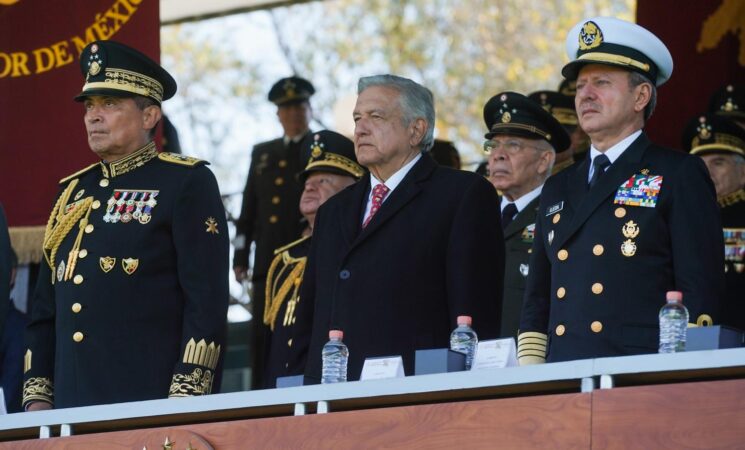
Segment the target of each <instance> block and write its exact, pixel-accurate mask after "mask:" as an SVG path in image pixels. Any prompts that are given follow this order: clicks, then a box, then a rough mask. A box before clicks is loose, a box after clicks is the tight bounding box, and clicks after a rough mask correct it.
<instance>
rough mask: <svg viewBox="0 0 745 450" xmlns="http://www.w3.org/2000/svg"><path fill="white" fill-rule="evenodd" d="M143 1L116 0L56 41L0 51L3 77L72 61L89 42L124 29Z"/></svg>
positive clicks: (106, 37)
mask: <svg viewBox="0 0 745 450" xmlns="http://www.w3.org/2000/svg"><path fill="white" fill-rule="evenodd" d="M2 1H7V0H0V2H2ZM143 1H144V0H116V1H114V2H113V4H112V5H111V6H110V7H109V8H108V9H107V10H105V11H103V12H98V13H96V14H95V15H94V17H93V23H91V25H89V26H88V27H86V28H85V30H84V31H83V32H82V33H81V34H78V35H74V36H71V37H70V38H68V39H65V40H62V41H59V42H56V43H54V44H50V45H47V46H44V47H39V48H37V49H34V50H31V51H29V52H13V51H11V52H0V78H7V77H10V78H17V77H23V76H30V75H38V74H42V73H44V72H48V71H50V70H52V69H57V68H60V67H62V66H66V65H68V64H71V63H72V62H73V61H75V56H79V55H80V53H81V52H82V51H83V49H84V48H85V46H86V45H88V44H90V43H91V42H93V41H96V40H100V39H110V38H111V37H112V36H114V35H115V34H116V33H117V32H118V31H119V30H121V29H122V27H123V26H124V25H125V24H126V23H127V22H129V20H130V19H131V18H132V16H133V15H134V14H135V13H136V12H137V7H138V6H139V5H140V4H141V3H142V2H143ZM0 4H2V3H0ZM73 52H74V54H73Z"/></svg>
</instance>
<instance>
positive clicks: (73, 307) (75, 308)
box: [71, 303, 83, 314]
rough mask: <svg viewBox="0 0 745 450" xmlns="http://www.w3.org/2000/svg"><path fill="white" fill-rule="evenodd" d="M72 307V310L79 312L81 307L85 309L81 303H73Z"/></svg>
mask: <svg viewBox="0 0 745 450" xmlns="http://www.w3.org/2000/svg"><path fill="white" fill-rule="evenodd" d="M71 309H72V312H74V313H75V314H77V313H79V312H80V310H81V309H83V305H81V304H80V303H73V304H72V308H71Z"/></svg>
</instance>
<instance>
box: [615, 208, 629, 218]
mask: <svg viewBox="0 0 745 450" xmlns="http://www.w3.org/2000/svg"><path fill="white" fill-rule="evenodd" d="M613 214H615V215H616V217H618V218H619V219H621V218H623V217H624V216H626V208H616V210H615V211H614V213H613Z"/></svg>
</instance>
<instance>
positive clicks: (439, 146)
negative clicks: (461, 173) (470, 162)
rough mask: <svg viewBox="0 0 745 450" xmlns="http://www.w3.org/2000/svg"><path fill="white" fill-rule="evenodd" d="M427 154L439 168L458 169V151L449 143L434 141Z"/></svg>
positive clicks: (440, 140) (439, 140)
mask: <svg viewBox="0 0 745 450" xmlns="http://www.w3.org/2000/svg"><path fill="white" fill-rule="evenodd" d="M429 154H430V155H431V156H432V158H434V160H435V161H437V164H439V165H441V166H444V167H452V168H453V169H460V154H459V153H458V149H457V148H455V145H454V144H453V143H452V142H450V141H445V140H442V139H435V142H434V144H432V150H430V151H429Z"/></svg>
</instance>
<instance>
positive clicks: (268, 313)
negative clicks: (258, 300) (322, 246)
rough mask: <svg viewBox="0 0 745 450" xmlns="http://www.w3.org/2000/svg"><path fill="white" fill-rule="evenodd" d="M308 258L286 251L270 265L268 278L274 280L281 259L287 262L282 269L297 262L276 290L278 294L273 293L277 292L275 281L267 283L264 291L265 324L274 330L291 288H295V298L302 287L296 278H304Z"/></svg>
mask: <svg viewBox="0 0 745 450" xmlns="http://www.w3.org/2000/svg"><path fill="white" fill-rule="evenodd" d="M307 260H308V258H307V257H302V258H293V257H292V256H290V254H289V252H284V253H282V254H281V255H279V256H278V257H276V258H274V261H272V264H271V266H269V272H268V273H267V278H266V279H267V280H272V279H274V272H275V270H277V266H278V265H279V262H280V261H282V262H284V263H285V265H284V267H282V270H284V269H285V268H286V267H287V266H288V265H289V264H293V263H295V267H293V268H292V271H290V274H289V275H288V276H287V278H285V280H284V281H283V282H282V285H281V286H280V287H279V290H277V291H276V292H277V294H276V295H272V294H273V293H274V292H275V289H274V288H275V287H276V285H275V284H274V283H272V284H269V283H267V285H266V292H265V293H264V295H265V301H264V324H265V325H269V327H270V328H271V330H272V331H274V323H275V321H276V320H277V314H279V308H280V307H282V303H284V301H285V298H286V297H287V294H288V293H289V292H290V289H292V288H294V289H293V298H294V297H297V291H298V289H299V288H300V283H299V282H297V281H296V280H302V278H303V272H304V271H305V263H306V262H307ZM281 274H282V271H280V273H279V274H278V275H277V278H279V275H281Z"/></svg>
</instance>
